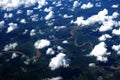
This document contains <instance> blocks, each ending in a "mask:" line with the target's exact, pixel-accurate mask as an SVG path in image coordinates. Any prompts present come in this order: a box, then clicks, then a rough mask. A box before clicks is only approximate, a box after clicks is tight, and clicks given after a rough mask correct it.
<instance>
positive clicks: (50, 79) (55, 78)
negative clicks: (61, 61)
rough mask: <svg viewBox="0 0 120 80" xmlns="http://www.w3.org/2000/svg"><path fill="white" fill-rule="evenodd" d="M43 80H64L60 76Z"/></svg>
mask: <svg viewBox="0 0 120 80" xmlns="http://www.w3.org/2000/svg"><path fill="white" fill-rule="evenodd" d="M43 80H62V77H60V76H58V77H52V78H46V79H43Z"/></svg>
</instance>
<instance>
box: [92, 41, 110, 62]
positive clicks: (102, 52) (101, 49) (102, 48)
mask: <svg viewBox="0 0 120 80" xmlns="http://www.w3.org/2000/svg"><path fill="white" fill-rule="evenodd" d="M110 54H111V53H110V52H107V48H106V44H105V43H104V42H100V43H99V44H97V45H96V46H95V47H94V49H93V50H92V51H91V52H90V56H95V57H96V58H97V60H98V61H103V62H106V61H107V60H108V59H107V56H106V55H110Z"/></svg>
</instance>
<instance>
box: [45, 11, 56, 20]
mask: <svg viewBox="0 0 120 80" xmlns="http://www.w3.org/2000/svg"><path fill="white" fill-rule="evenodd" d="M53 14H54V12H53V11H50V12H49V13H48V15H46V16H45V20H50V19H51V18H53V16H54V15H53Z"/></svg>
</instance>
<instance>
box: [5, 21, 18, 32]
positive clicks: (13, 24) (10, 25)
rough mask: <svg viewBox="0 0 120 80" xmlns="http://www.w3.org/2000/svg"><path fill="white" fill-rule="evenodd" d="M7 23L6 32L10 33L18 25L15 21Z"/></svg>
mask: <svg viewBox="0 0 120 80" xmlns="http://www.w3.org/2000/svg"><path fill="white" fill-rule="evenodd" d="M8 25H9V27H8V28H7V32H6V33H10V32H12V31H13V30H15V29H16V28H17V27H18V25H17V24H16V23H9V24H8Z"/></svg>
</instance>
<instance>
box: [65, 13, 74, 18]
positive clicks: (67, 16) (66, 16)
mask: <svg viewBox="0 0 120 80" xmlns="http://www.w3.org/2000/svg"><path fill="white" fill-rule="evenodd" d="M71 17H73V15H70V16H69V15H67V14H64V16H63V18H71Z"/></svg>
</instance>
